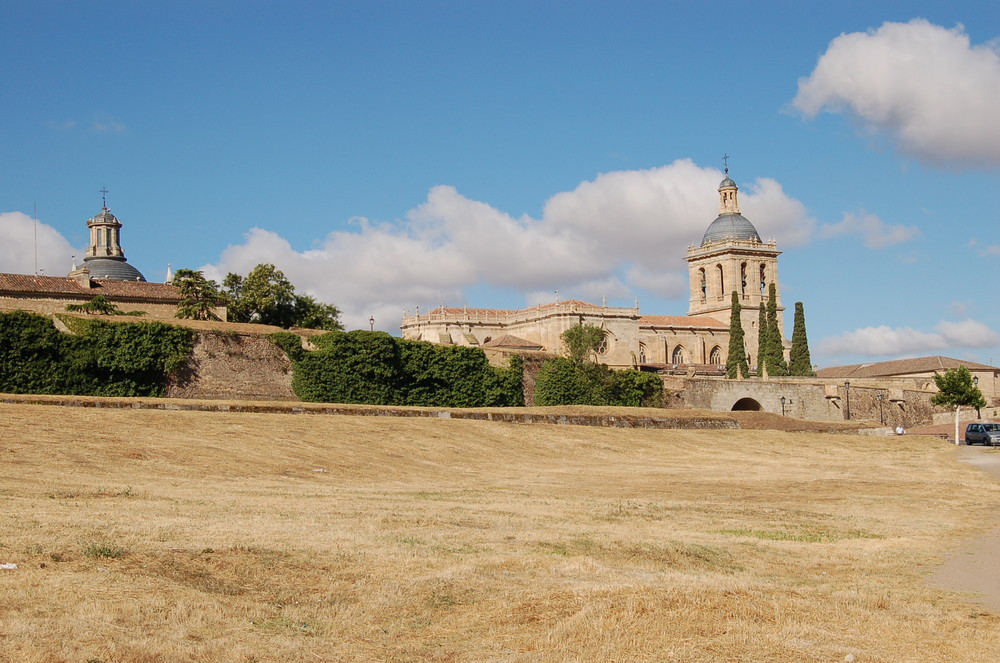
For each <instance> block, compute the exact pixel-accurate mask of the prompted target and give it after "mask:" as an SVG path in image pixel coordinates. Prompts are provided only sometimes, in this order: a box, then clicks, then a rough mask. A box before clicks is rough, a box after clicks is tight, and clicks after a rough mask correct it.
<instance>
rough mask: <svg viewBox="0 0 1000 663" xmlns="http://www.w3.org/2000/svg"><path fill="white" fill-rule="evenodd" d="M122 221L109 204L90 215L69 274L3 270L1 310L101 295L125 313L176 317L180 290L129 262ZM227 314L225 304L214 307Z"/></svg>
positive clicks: (58, 306) (58, 307) (52, 309)
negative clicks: (86, 239) (86, 237)
mask: <svg viewBox="0 0 1000 663" xmlns="http://www.w3.org/2000/svg"><path fill="white" fill-rule="evenodd" d="M121 227H122V224H121V222H120V221H119V220H118V219H117V218H116V217H115V215H114V214H112V213H111V210H109V209H108V207H107V204H106V203H105V204H104V205H103V206H102V208H101V212H100V213H99V214H97V215H96V216H94V217H92V218H91V219H88V221H87V228H88V229H89V231H90V244H89V246H88V247H87V251H86V254H85V256H84V258H83V265H81V266H79V267H78V266H77V265H76V263H75V261H74V264H73V270H72V271H71V272H70V273H69V274H68V275H67V276H41V275H30V274H2V273H0V311H12V310H23V311H32V312H35V313H42V314H46V315H52V314H53V313H63V312H65V311H66V306H67V305H69V304H85V303H87V302H89V301H90V300H92V299H93V298H94V297H95V296H97V295H103V296H104V298H105V299H107V300H108V301H110V302H111V303H112V304H114V305H115V306H116V307H117V308H118V309H119V310H121V311H122V312H126V313H127V312H131V311H142V312H143V313H145V314H146V316H147V317H150V318H154V319H159V320H174V314H175V313H176V312H177V305H178V304H179V303H180V301H181V299H182V298H181V295H180V291H179V290H178V289H177V287H176V286H174V285H172V284H171V283H169V280H170V279H169V276H168V279H167V280H168V283H150V282H148V281H146V277H145V276H143V275H142V272H140V271H139V270H138V269H136V268H135V267H133V266H132V265H130V264H128V261H127V260H126V258H125V251H124V250H123V249H122V246H121ZM216 314H217V315H219V317H220V318H221V319H223V320H225V319H226V307H224V306H221V307H217V308H216Z"/></svg>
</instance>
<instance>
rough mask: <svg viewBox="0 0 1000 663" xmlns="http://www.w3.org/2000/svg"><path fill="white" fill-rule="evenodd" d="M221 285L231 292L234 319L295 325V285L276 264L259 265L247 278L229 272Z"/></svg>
mask: <svg viewBox="0 0 1000 663" xmlns="http://www.w3.org/2000/svg"><path fill="white" fill-rule="evenodd" d="M222 286H223V287H224V288H225V289H226V290H227V291H228V293H229V302H230V303H229V317H230V319H231V320H232V321H233V322H256V323H259V324H262V325H274V326H276V327H284V328H285V329H287V328H289V327H291V326H292V318H293V315H292V311H293V309H294V307H295V287H294V286H292V283H291V282H290V281H289V280H288V279H287V278H286V277H285V274H284V272H282V271H281V270H280V269H278V268H277V267H275V266H274V265H272V264H270V263H264V264H260V265H257V266H256V267H254V268H253V269H252V270H250V273H249V274H247V276H246V278H244V277H242V276H240V275H239V274H233V273H229V274H227V275H226V278H225V279H224V280H223V282H222Z"/></svg>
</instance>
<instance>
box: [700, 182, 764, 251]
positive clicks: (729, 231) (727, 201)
mask: <svg viewBox="0 0 1000 663" xmlns="http://www.w3.org/2000/svg"><path fill="white" fill-rule="evenodd" d="M737 191H739V187H737V186H736V182H734V181H733V180H732V179H730V177H729V168H726V179H724V180H722V182H721V183H720V184H719V216H718V217H717V218H716V219H715V221H712V223H711V224H710V225H709V226H708V229H707V230H706V231H705V236H704V237H703V238H702V240H701V245H702V246H705V245H706V244H711V243H713V242H722V241H725V240H728V239H737V240H749V241H754V242H760V241H761V239H760V235H759V234H758V233H757V229H756V228H754V227H753V224H752V223H750V221H749V220H748V219H747V218H746V217H745V216H743V215H742V214H740V204H739V201H738V199H737V197H736V192H737Z"/></svg>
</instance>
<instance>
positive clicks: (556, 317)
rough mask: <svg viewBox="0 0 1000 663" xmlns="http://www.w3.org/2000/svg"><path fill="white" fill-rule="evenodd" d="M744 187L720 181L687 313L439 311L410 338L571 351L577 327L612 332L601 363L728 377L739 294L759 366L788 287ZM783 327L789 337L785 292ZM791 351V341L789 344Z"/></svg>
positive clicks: (410, 329)
mask: <svg viewBox="0 0 1000 663" xmlns="http://www.w3.org/2000/svg"><path fill="white" fill-rule="evenodd" d="M738 191H739V187H737V186H736V183H735V182H734V181H733V180H732V179H731V178H730V177H729V169H728V168H727V169H726V177H725V179H724V180H722V182H721V184H719V216H718V217H717V218H716V219H715V220H714V221H712V222H711V223H710V224H709V225H708V228H707V229H706V230H705V235H704V237H703V238H702V240H701V244H700V245H698V246H693V245H692V246H690V247H688V251H687V255H686V256H685V258H684V260H685V261H686V262H687V263H688V277H689V279H690V287H691V296H690V301H689V306H688V313H687V315H644V314H643V313H641V312H640V311H639V307H638V305H636V306H634V307H609V306H604V305H595V304H590V303H587V302H583V301H579V300H575V299H572V300H565V301H557V302H554V303H550V304H540V305H538V306H533V307H530V308H524V309H518V310H507V309H484V308H469V307H445V306H442V307H439V308H436V309H434V310H432V311H430V312H428V313H426V314H424V315H421V314H420V313H419V311H418V313H417V314H416V315H412V316H406V317H404V318H403V322H402V325H401V329H402V333H403V338H407V339H413V340H423V341H430V342H432V343H441V344H448V345H464V346H471V347H482V348H495V349H497V350H506V351H511V352H518V351H522V352H523V351H537V352H545V353H550V354H562V353H563V351H564V349H563V346H562V340H561V338H560V337H561V334H562V333H563V332H564V331H566V330H567V329H569V328H570V327H572V326H573V325H576V324H584V325H593V326H595V327H599V328H600V329H601V330H602V331H603V332H604V339H603V341H602V343H601V345H600V347H599V348H598V351H597V357H598V361H600V362H601V363H603V364H607V365H608V366H611V367H615V368H631V367H645V368H647V369H651V370H656V369H667V370H671V371H683V372H685V373H700V374H709V375H711V374H720V373H721V372H723V371H724V369H725V364H726V356H727V354H728V350H729V323H730V314H731V311H732V293H733V292H736V293H737V296H738V298H739V301H740V305H741V307H742V310H741V314H740V315H741V324H742V326H743V332H744V338H745V343H746V354H747V357H748V358H749V360H750V365H751V366H753V365H754V364H755V363H756V359H757V357H756V354H757V341H758V318H759V315H760V309H761V307H765V306H767V300H768V289H769V287H770V284H771V283H774V284H775V288H776V289H777V286H778V255H779V254H780V253H781V252H780V251H778V246H777V243H776V242H775V241H774V240H771V241H768V242H764V241H763V240H761V237H760V235H759V234H758V233H757V229H756V228H754V226H753V224H752V223H750V221H749V220H748V219H747V218H746V217H744V216H743V215H742V214H741V213H740V206H739V199H738V195H737V194H738ZM776 292H778V293H779V294H778V295H776V296H777V298H778V301H777V302H776V304H777V313H778V328H779V329H781V330H784V328H785V327H784V307H783V306H782V305H781V297H780V290H776ZM782 343H783V345H784V346H785V347H788V345H789V343H788V342H787V341H786V340H784V339H782Z"/></svg>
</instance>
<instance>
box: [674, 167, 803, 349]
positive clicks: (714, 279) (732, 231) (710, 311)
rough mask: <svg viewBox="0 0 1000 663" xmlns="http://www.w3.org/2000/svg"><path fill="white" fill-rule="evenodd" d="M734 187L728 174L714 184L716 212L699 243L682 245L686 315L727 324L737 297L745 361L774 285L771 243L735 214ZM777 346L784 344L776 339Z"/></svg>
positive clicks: (773, 246)
mask: <svg viewBox="0 0 1000 663" xmlns="http://www.w3.org/2000/svg"><path fill="white" fill-rule="evenodd" d="M738 191H739V187H737V186H736V182H734V181H733V180H732V179H730V177H729V168H728V167H727V168H726V178H725V179H724V180H722V183H721V184H719V216H718V217H717V218H716V219H715V221H712V223H711V224H709V226H708V229H707V230H706V231H705V236H704V237H703V238H702V240H701V245H700V246H693V245H692V246H690V247H688V252H687V256H686V257H685V258H684V260H686V261H687V263H688V275H689V279H690V284H691V299H690V305H689V308H688V315H706V316H709V317H712V318H715V319H716V320H719V321H720V322H724V323H726V324H729V321H730V320H729V318H730V311H731V310H732V297H733V292H736V295H737V297H738V298H739V302H740V306H741V307H742V311H741V315H740V317H741V323H742V325H743V333H744V338H745V339H746V350H747V356H748V357H750V358H751V361H750V363H751V365H753V364H754V363H755V362H756V361H757V341H758V338H759V330H758V329H757V322H758V318H759V315H760V308H761V307H762V306H767V298H768V288H769V286H770V284H771V283H774V284H775V287H776V288H777V285H778V255H779V254H780V253H781V252H780V251H778V245H777V242H775V241H774V240H771V241H769V242H767V243H765V242H763V241H762V240H761V238H760V235H759V234H758V233H757V229H756V228H754V226H753V224H752V223H750V221H749V220H747V218H746V217H744V216H743V215H742V214H741V213H740V205H739V199H738V196H737V193H738ZM776 292H777V295H776V296H777V298H778V301H777V305H778V307H777V313H778V316H777V317H778V329H780V330H781V331H782V335H784V329H785V322H784V311H785V308H784V307H783V306H782V305H781V294H780V291H776ZM782 345H787V343H786V342H785V341H784V339H782Z"/></svg>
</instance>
